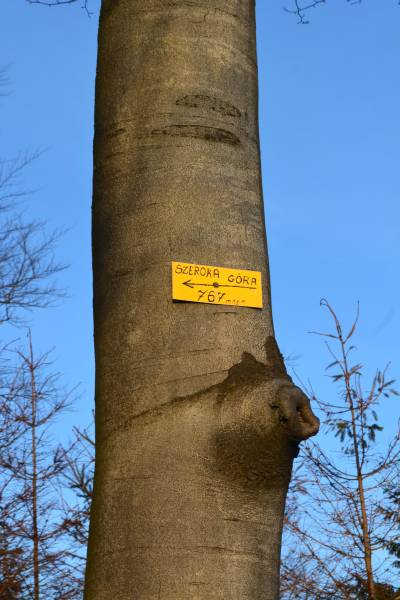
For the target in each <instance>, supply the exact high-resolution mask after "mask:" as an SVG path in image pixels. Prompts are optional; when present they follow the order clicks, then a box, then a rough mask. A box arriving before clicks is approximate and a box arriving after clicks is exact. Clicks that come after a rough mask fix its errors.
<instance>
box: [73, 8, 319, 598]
mask: <svg viewBox="0 0 400 600" xmlns="http://www.w3.org/2000/svg"><path fill="white" fill-rule="evenodd" d="M257 88H258V85H257V62H256V42H255V3H254V0H191V1H188V0H103V2H102V9H101V18H100V31H99V55H98V70H97V81H96V112H95V141H94V198H93V267H94V320H95V352H96V441H97V457H96V472H95V491H94V502H93V508H92V518H91V526H90V539H89V553H88V566H87V577H86V590H85V600H111V599H112V598H117V599H118V600H128V599H129V600H133V599H135V600H156V599H158V600H188V599H191V598H192V599H197V600H213V599H219V600H222V599H224V600H227V599H235V600H244V599H251V600H261V599H262V600H272V599H276V598H277V597H278V579H279V551H280V536H281V528H282V516H283V509H284V501H285V496H286V490H287V485H288V482H289V478H290V472H291V464H292V459H293V456H294V455H295V453H296V449H297V445H298V442H299V441H300V440H301V439H305V438H306V437H308V436H309V435H312V434H314V433H316V431H317V429H318V422H317V420H316V419H315V417H314V416H313V414H312V412H311V410H310V408H309V403H308V399H307V398H306V397H305V396H304V395H303V393H302V392H301V391H300V390H299V389H298V388H296V387H295V386H293V384H292V382H291V379H290V378H289V377H288V375H287V373H286V370H285V367H284V364H283V360H282V357H281V355H280V353H279V350H278V347H277V345H276V342H275V338H274V330H273V323H272V313H271V301H270V287H269V274H268V263H267V256H266V238H265V228H264V212H263V202H262V189H261V169H260V153H259V138H258V116H257V110H258V109H257V97H258V92H257ZM173 260H175V261H183V262H190V263H197V264H208V265H218V266H226V267H233V268H243V269H252V270H258V271H261V272H262V276H263V299H264V308H263V309H262V310H257V309H253V308H239V307H234V306H232V307H231V306H217V305H207V304H192V303H184V302H179V303H178V302H173V301H172V299H171V274H170V273H171V261H173Z"/></svg>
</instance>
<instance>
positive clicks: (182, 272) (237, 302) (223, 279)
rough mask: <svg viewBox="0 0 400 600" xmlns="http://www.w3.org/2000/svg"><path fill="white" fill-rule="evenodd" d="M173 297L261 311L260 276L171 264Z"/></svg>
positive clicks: (256, 273) (242, 272)
mask: <svg viewBox="0 0 400 600" xmlns="http://www.w3.org/2000/svg"><path fill="white" fill-rule="evenodd" d="M172 298H173V300H184V301H186V302H204V303H206V304H214V305H215V304H228V305H230V306H250V307H252V308H262V306H263V305H262V287H261V273H260V272H259V271H244V270H243V269H227V268H225V267H211V266H209V265H192V264H189V263H181V262H172Z"/></svg>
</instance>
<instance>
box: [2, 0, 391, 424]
mask: <svg viewBox="0 0 400 600" xmlns="http://www.w3.org/2000/svg"><path fill="white" fill-rule="evenodd" d="M284 5H286V6H290V5H291V0H259V2H258V8H257V10H258V22H257V25H258V54H259V69H260V127H261V144H262V166H263V179H264V194H265V206H266V215H267V231H268V241H269V253H270V261H271V274H272V293H273V308H274V320H275V326H276V334H277V338H278V341H279V343H280V346H281V349H282V351H283V353H284V354H285V355H291V356H295V357H296V360H295V363H296V371H297V372H298V373H299V374H300V376H301V377H302V378H303V379H304V380H307V379H310V380H311V381H312V382H313V385H314V388H315V390H316V391H317V392H319V393H320V394H321V395H325V396H326V395H327V394H329V395H332V392H333V389H332V388H331V387H329V384H328V383H327V380H326V377H325V376H324V372H323V369H324V365H325V364H326V363H327V362H329V357H328V356H327V354H326V352H325V351H324V348H323V342H322V340H321V338H319V337H317V336H312V335H310V334H309V333H308V331H310V330H319V331H324V330H326V329H327V327H330V323H329V320H328V317H327V314H326V313H324V311H323V310H322V309H321V308H320V307H319V300H320V298H321V297H325V298H328V300H329V301H330V303H331V304H332V305H333V306H334V307H335V308H336V309H337V311H338V314H339V316H340V317H341V318H342V319H343V321H344V323H345V324H346V323H347V324H349V323H350V321H351V319H352V317H353V315H354V312H355V306H356V302H357V300H359V301H360V325H359V333H358V336H357V340H356V342H357V346H358V347H359V349H360V354H359V358H360V360H361V361H363V362H365V363H366V364H367V365H369V367H370V371H373V370H374V368H375V367H378V366H384V365H385V364H386V363H387V362H388V361H392V368H391V373H392V374H393V376H394V377H397V378H398V379H400V368H399V358H400V353H399V348H398V346H399V343H398V340H399V334H400V310H399V301H398V297H399V289H400V277H399V265H400V244H399V239H400V202H399V201H400V169H399V139H400V111H399V106H400V103H399V99H400V98H399V97H400V83H399V77H398V64H399V55H400V52H399V50H400V36H399V29H400V7H399V6H397V3H396V1H395V0H364V2H363V3H362V4H356V5H349V4H348V3H347V2H345V0H329V1H328V2H327V3H326V4H325V5H322V6H320V7H318V9H314V10H313V11H311V13H310V17H311V23H310V25H308V26H298V25H297V24H296V19H295V18H294V17H292V16H290V15H288V14H287V13H285V12H284V10H283V6H284ZM91 6H92V7H93V10H94V15H93V17H92V18H90V19H88V18H87V17H86V16H85V13H84V11H82V10H81V9H80V2H79V0H78V2H77V4H76V5H70V6H67V7H58V8H51V9H50V8H46V7H41V6H35V5H29V4H28V3H27V2H26V1H25V0H2V1H1V7H0V64H2V65H6V66H8V67H9V70H8V74H9V85H8V91H9V94H8V95H7V96H5V97H2V98H0V156H1V157H3V158H7V157H12V156H14V155H16V154H17V153H18V152H21V151H25V150H36V149H40V150H44V153H43V155H42V156H41V158H40V159H38V160H37V161H35V162H34V163H33V164H32V165H31V166H30V168H29V169H28V170H26V172H25V173H24V175H23V177H22V178H21V181H20V185H21V188H25V189H33V190H35V192H34V193H33V194H31V195H30V196H29V198H28V200H27V202H26V212H27V214H28V215H31V216H33V217H35V218H37V217H39V218H42V219H45V220H46V221H47V222H48V226H49V228H50V229H51V228H63V229H67V232H66V233H65V235H64V236H63V239H62V240H61V242H60V244H59V247H58V257H59V259H60V260H62V261H64V262H65V263H68V264H69V265H70V267H69V269H68V270H67V271H65V272H64V273H62V274H61V275H60V277H59V280H60V283H61V284H62V285H63V286H64V287H65V288H67V290H68V293H69V298H68V299H66V300H64V301H63V302H62V303H60V304H59V306H58V307H56V308H53V309H48V310H46V311H45V312H42V313H35V314H34V315H33V318H32V327H33V335H34V339H35V341H36V345H37V347H38V349H42V350H45V349H47V348H49V347H53V346H55V352H54V357H55V362H56V364H55V367H56V368H57V370H59V371H60V372H61V373H62V374H63V377H64V381H65V383H66V384H67V385H70V386H74V385H76V384H77V383H80V384H81V386H80V387H81V395H80V398H79V400H78V402H77V407H76V412H75V414H73V415H69V416H68V417H67V418H66V420H65V430H67V429H68V425H69V424H70V423H72V422H81V423H85V422H87V421H88V420H89V419H90V411H91V408H92V399H93V347H92V321H91V258H90V206H91V168H92V163H91V145H92V134H93V125H92V122H93V100H94V73H95V61H96V36H97V12H98V11H97V2H96V0H92V4H91ZM5 335H6V332H5ZM385 414H386V420H387V421H388V422H390V421H393V415H395V414H396V415H398V414H399V409H398V403H397V405H395V403H394V401H390V405H388V406H387V408H386V413H385Z"/></svg>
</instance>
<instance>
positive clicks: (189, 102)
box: [176, 94, 242, 119]
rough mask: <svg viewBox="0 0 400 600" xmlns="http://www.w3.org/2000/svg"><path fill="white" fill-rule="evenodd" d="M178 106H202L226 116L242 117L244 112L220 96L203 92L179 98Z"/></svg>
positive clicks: (201, 107)
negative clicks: (207, 94)
mask: <svg viewBox="0 0 400 600" xmlns="http://www.w3.org/2000/svg"><path fill="white" fill-rule="evenodd" d="M176 105H177V106H187V107H188V108H200V109H204V110H210V111H212V112H216V113H218V114H221V115H223V116H225V117H235V118H237V119H240V117H241V116H242V113H241V112H240V110H239V109H238V108H236V106H233V104H230V103H229V102H226V101H225V100H221V99H220V98H216V97H214V96H206V95H203V94H193V95H188V96H183V97H182V98H178V100H177V101H176Z"/></svg>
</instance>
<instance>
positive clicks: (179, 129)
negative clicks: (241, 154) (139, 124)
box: [151, 125, 240, 146]
mask: <svg viewBox="0 0 400 600" xmlns="http://www.w3.org/2000/svg"><path fill="white" fill-rule="evenodd" d="M151 133H152V135H165V136H171V137H191V138H197V139H202V140H207V141H210V142H221V143H222V144H230V145H231V146H237V145H238V144H240V140H239V138H238V137H237V136H236V135H235V134H234V133H232V132H231V131H227V130H226V129H220V128H219V127H206V126H203V125H168V126H167V127H162V128H161V129H153V131H152V132H151Z"/></svg>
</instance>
